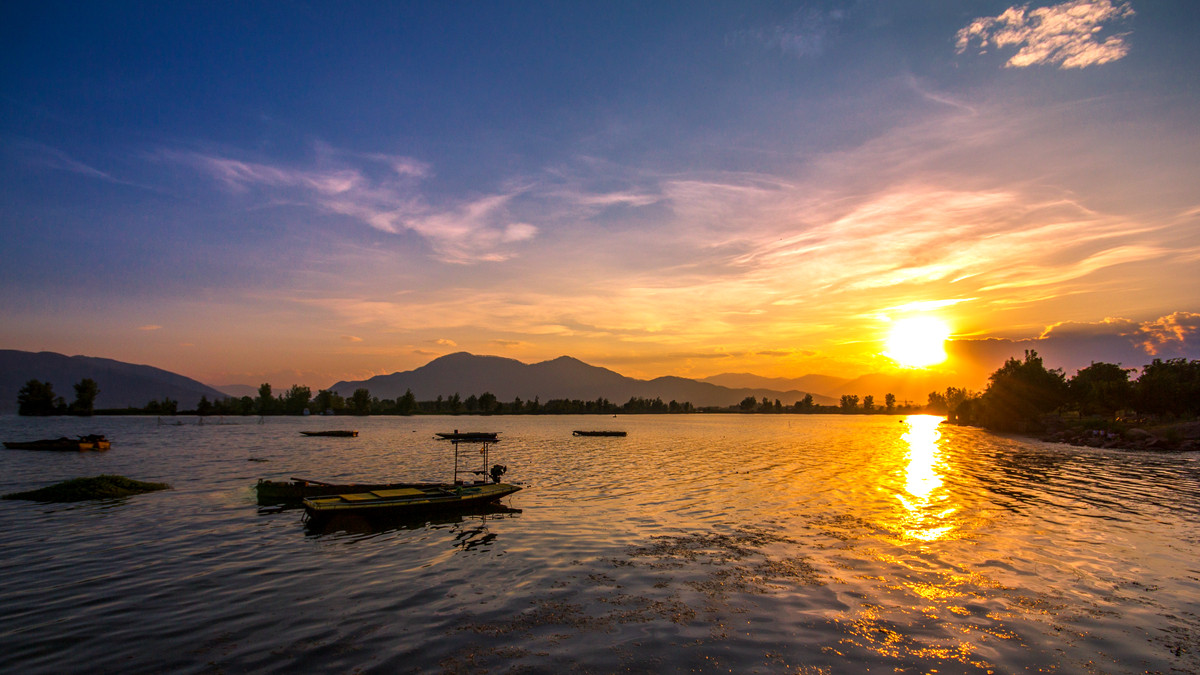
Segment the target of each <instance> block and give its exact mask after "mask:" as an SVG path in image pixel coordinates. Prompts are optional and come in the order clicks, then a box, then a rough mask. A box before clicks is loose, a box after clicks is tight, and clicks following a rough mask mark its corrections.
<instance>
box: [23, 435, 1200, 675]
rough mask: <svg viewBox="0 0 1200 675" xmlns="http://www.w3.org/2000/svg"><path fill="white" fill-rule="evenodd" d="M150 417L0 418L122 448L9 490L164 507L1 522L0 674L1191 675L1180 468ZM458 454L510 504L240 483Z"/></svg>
mask: <svg viewBox="0 0 1200 675" xmlns="http://www.w3.org/2000/svg"><path fill="white" fill-rule="evenodd" d="M168 420H169V421H171V422H175V421H179V422H182V423H183V425H182V426H168V425H160V424H159V420H158V419H156V418H153V417H97V418H92V419H76V418H52V419H26V418H20V417H16V416H4V417H0V439H3V440H31V439H36V438H43V437H57V436H61V435H75V434H85V433H93V432H97V433H104V434H106V435H107V436H108V437H109V438H110V439H111V440H112V441H113V446H112V449H111V450H109V451H108V452H104V453H69V454H68V453H55V452H36V451H24V450H4V451H2V452H3V454H2V455H0V462H2V465H0V492H2V493H9V492H15V491H20V490H28V489H33V488H37V487H42V486H45V485H49V484H51V483H54V482H57V481H60V480H65V479H68V478H75V477H80V476H93V475H98V474H102V473H110V474H121V475H125V476H129V477H131V478H135V479H138V480H145V481H159V482H167V483H170V484H172V485H173V486H174V489H173V490H169V491H163V492H156V493H151V494H145V495H139V496H136V497H131V498H129V499H125V500H118V501H108V502H83V503H76V504H39V503H35V502H27V501H9V500H3V501H0V518H2V519H3V523H4V526H3V528H2V529H0V616H2V617H3V620H2V621H0V670H2V671H5V672H13V673H17V672H19V673H23V674H28V673H72V672H88V673H96V672H113V673H115V672H121V673H147V672H172V673H206V672H225V673H241V672H327V673H351V672H372V673H405V672H433V673H440V672H450V673H458V672H463V673H479V672H485V671H486V672H491V673H509V672H532V673H572V672H578V673H610V672H617V671H632V672H714V673H715V672H737V673H752V672H758V673H784V672H787V673H857V672H867V671H870V672H913V673H917V672H921V673H924V672H933V671H935V670H936V671H938V672H940V673H1017V672H1058V673H1142V672H1163V673H1167V672H1200V517H1198V516H1200V455H1198V454H1197V453H1187V454H1148V453H1127V452H1117V451H1101V450H1092V449H1087V448H1077V447H1071V446H1063V445H1055V444H1049V443H1042V442H1038V441H1033V440H1029V439H1023V438H1017V437H1004V436H997V435H993V434H989V433H986V432H984V431H981V430H979V429H971V428H959V427H952V426H948V425H938V424H937V422H938V421H939V420H940V418H936V417H927V416H911V417H900V416H882V415H881V416H837V415H813V416H795V415H686V416H685V415H670V416H668V415H660V416H652V415H646V416H620V417H604V416H566V417H526V416H515V417H411V418H404V417H370V418H361V419H359V418H346V417H340V418H314V417H310V418H279V417H275V418H267V419H266V420H265V423H262V424H259V423H258V419H257V418H223V419H221V420H218V419H215V418H209V419H207V420H205V423H204V424H203V425H199V424H197V422H198V419H197V418H194V417H179V418H163V421H168ZM338 428H354V429H358V430H359V432H360V435H359V437H358V438H307V437H302V436H301V435H300V434H299V433H298V432H299V431H301V430H316V429H338ZM456 428H457V429H461V430H463V431H499V432H501V439H502V440H501V442H500V443H497V444H495V445H493V446H491V455H490V461H491V462H492V463H502V464H505V465H507V467H508V469H509V471H508V474H507V475H506V476H505V481H506V482H514V483H519V484H522V485H523V486H524V489H523V490H522V491H521V492H518V493H517V494H515V495H513V496H511V497H508V498H506V499H505V501H504V504H505V506H507V507H509V508H508V509H507V510H504V511H499V510H498V511H497V512H494V513H484V514H472V515H462V516H457V517H443V518H436V519H424V520H420V521H411V520H409V521H392V522H384V523H371V524H368V523H363V522H361V521H351V522H338V521H335V522H333V523H331V524H329V525H328V526H326V527H322V528H315V527H311V526H310V525H308V524H306V522H305V518H304V511H303V509H281V508H274V507H272V508H267V507H259V506H258V505H257V503H256V500H255V493H254V483H255V481H256V480H257V479H258V478H276V479H286V478H288V477H292V476H298V477H306V478H315V479H321V480H339V481H352V480H357V481H378V480H384V479H386V480H433V481H444V480H448V479H449V477H450V473H451V472H452V469H453V462H454V457H453V446H452V445H451V444H450V443H447V442H444V441H437V440H434V439H433V434H434V432H439V431H450V430H453V429H456ZM574 429H613V430H623V431H627V432H628V436H627V437H625V438H609V437H594V438H584V437H573V436H572V435H571V431H572V430H574ZM469 447H470V446H466V445H463V446H462V448H463V449H464V450H467V452H465V453H464V456H467V457H469V458H471V461H476V460H478V459H479V456H478V454H477V450H475V449H474V448H477V447H478V446H474V448H471V449H469V450H468V448H469ZM518 509H519V511H518Z"/></svg>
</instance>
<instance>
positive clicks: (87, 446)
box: [4, 434, 112, 452]
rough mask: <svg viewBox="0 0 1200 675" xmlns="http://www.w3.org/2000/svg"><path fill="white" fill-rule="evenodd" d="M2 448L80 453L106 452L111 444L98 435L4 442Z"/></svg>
mask: <svg viewBox="0 0 1200 675" xmlns="http://www.w3.org/2000/svg"><path fill="white" fill-rule="evenodd" d="M4 447H6V448H8V449H9V450H67V451H75V452H82V451H85V450H108V449H109V448H111V447H112V443H111V442H109V440H108V439H107V438H105V437H104V436H102V435H100V434H90V435H88V436H80V437H78V438H67V437H66V436H63V437H62V438H48V439H42V440H37V441H5V442H4Z"/></svg>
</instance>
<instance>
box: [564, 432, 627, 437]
mask: <svg viewBox="0 0 1200 675" xmlns="http://www.w3.org/2000/svg"><path fill="white" fill-rule="evenodd" d="M573 434H574V435H575V436H624V435H626V432H624V431H575V432H573Z"/></svg>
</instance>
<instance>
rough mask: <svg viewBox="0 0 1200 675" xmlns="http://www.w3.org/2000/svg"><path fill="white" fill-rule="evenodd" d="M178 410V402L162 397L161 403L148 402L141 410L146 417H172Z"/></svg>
mask: <svg viewBox="0 0 1200 675" xmlns="http://www.w3.org/2000/svg"><path fill="white" fill-rule="evenodd" d="M178 409H179V401H175V400H172V399H170V398H167V397H166V396H164V397H163V400H161V401H150V402H149V403H147V404H146V407H145V408H143V410H145V411H146V414H147V415H174V414H175V412H176V411H177V410H178Z"/></svg>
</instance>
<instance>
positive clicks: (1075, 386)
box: [1067, 362, 1134, 417]
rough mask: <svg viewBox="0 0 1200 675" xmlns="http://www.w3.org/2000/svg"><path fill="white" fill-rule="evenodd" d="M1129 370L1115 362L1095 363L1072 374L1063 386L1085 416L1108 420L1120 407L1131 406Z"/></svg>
mask: <svg viewBox="0 0 1200 675" xmlns="http://www.w3.org/2000/svg"><path fill="white" fill-rule="evenodd" d="M1130 372H1133V369H1131V368H1128V369H1127V368H1122V367H1121V366H1120V365H1119V364H1115V363H1096V362H1092V365H1090V366H1088V367H1087V368H1084V369H1082V370H1080V371H1079V372H1077V373H1075V377H1072V378H1071V381H1070V382H1068V383H1067V392H1068V393H1069V394H1070V397H1071V402H1072V403H1074V404H1075V405H1076V406H1078V407H1079V412H1081V413H1084V414H1085V415H1105V416H1108V417H1112V416H1114V415H1115V414H1116V412H1117V411H1118V410H1121V409H1122V408H1132V407H1133V405H1134V385H1133V383H1132V382H1130V381H1129V373H1130Z"/></svg>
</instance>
